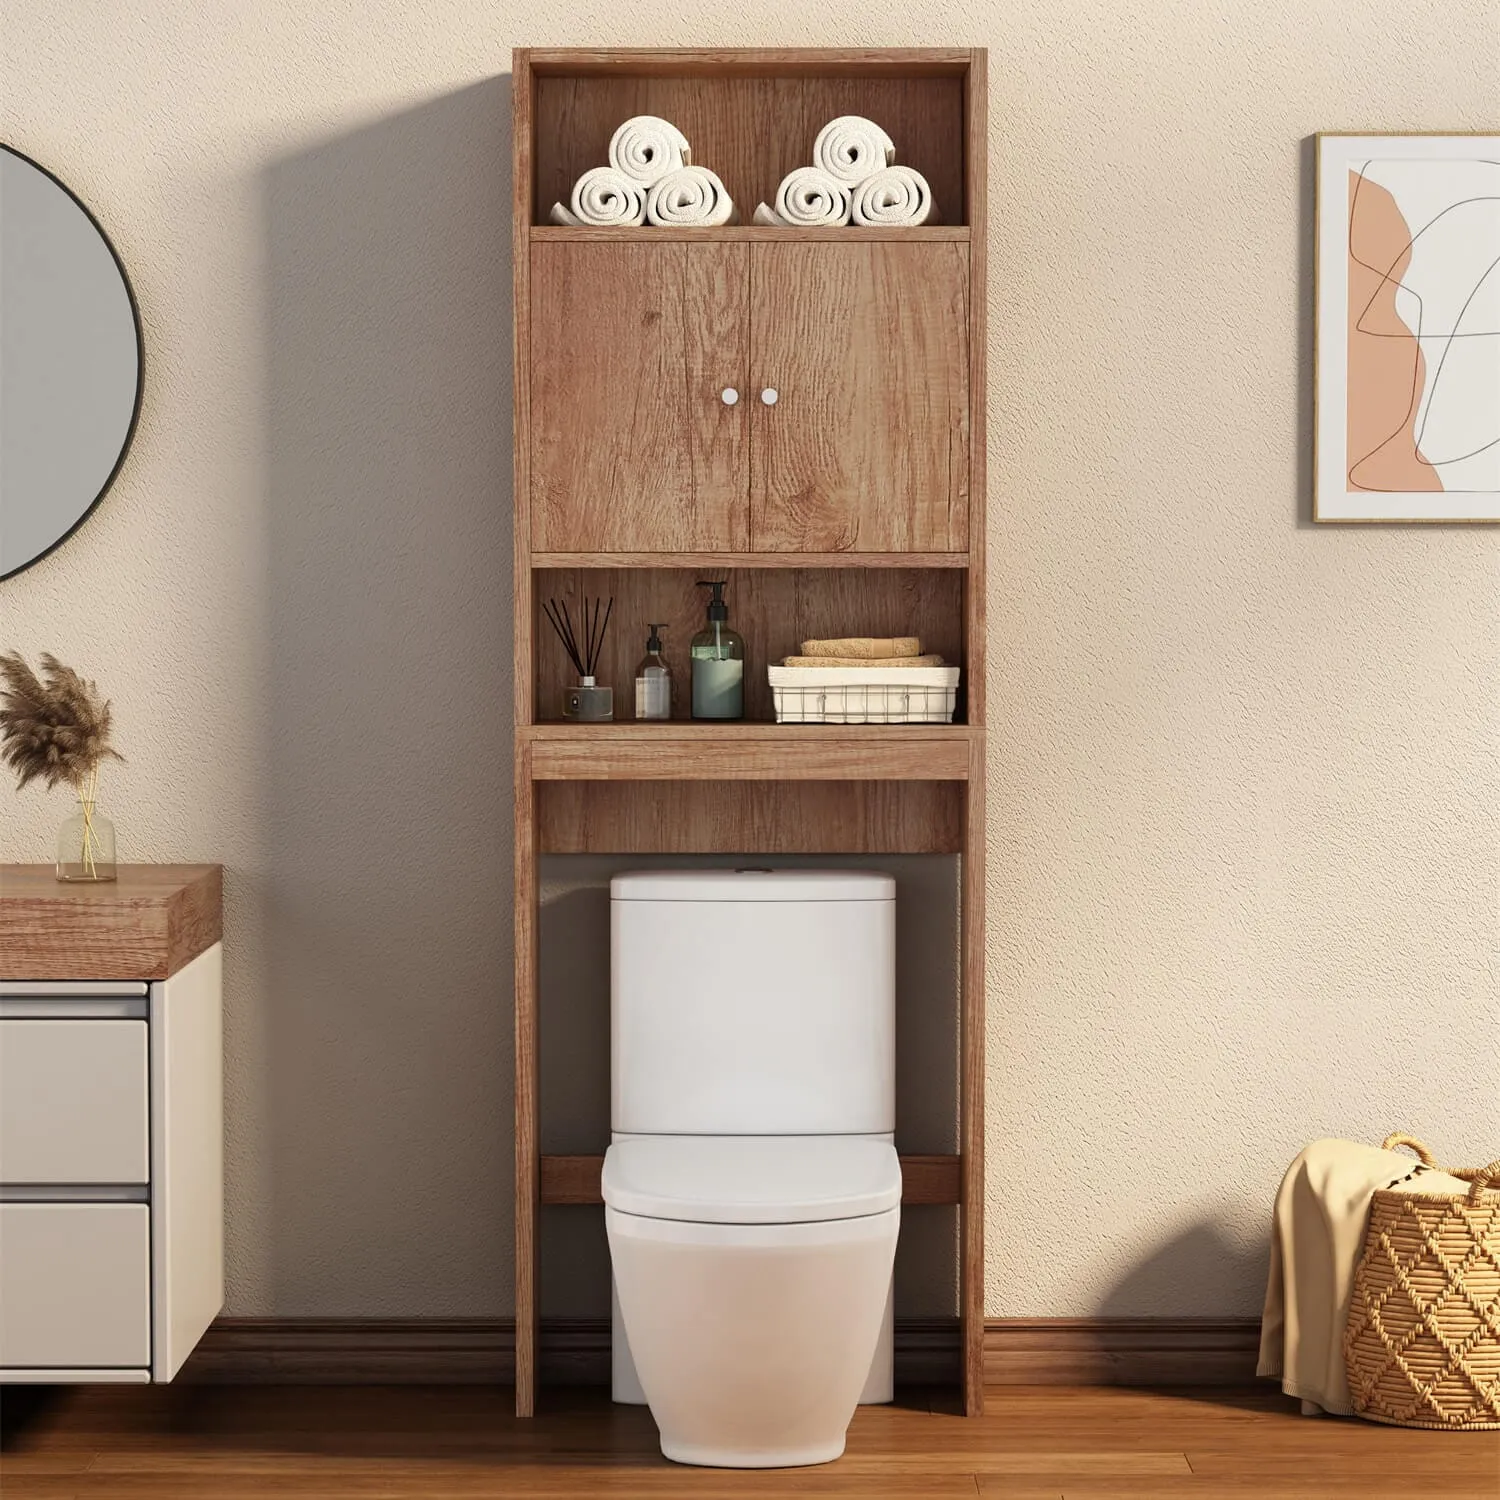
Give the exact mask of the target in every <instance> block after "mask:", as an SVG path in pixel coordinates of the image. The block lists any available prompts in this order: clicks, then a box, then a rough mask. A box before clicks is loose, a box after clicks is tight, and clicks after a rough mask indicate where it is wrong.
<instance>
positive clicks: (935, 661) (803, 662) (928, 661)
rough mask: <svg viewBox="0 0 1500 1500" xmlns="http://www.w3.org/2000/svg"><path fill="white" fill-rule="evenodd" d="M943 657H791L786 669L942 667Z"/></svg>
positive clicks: (785, 664) (783, 663) (786, 663)
mask: <svg viewBox="0 0 1500 1500" xmlns="http://www.w3.org/2000/svg"><path fill="white" fill-rule="evenodd" d="M942 664H943V658H942V657H941V656H789V657H787V659H786V660H785V661H784V662H782V664H781V665H782V666H784V667H940V666H942Z"/></svg>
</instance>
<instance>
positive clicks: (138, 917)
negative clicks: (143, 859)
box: [0, 865, 224, 980]
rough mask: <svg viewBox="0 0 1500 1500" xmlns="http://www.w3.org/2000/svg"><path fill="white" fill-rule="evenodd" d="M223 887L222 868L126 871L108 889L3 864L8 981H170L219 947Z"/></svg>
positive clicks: (4, 974)
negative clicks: (202, 955) (214, 947)
mask: <svg viewBox="0 0 1500 1500" xmlns="http://www.w3.org/2000/svg"><path fill="white" fill-rule="evenodd" d="M223 889H224V871H223V867H222V866H221V865H121V866H120V867H119V879H118V880H110V881H103V882H99V883H92V882H68V881H61V880H58V879H57V877H56V875H55V874H54V873H53V869H52V866H51V865H0V980H14V979H21V980H27V979H36V980H43V979H45V980H59V979H61V980H67V979H81V980H90V979H98V980H107V979H116V980H152V979H165V978H167V977H168V976H169V975H171V974H175V973H176V972H177V971H178V970H179V969H181V968H182V967H183V966H184V965H186V964H187V963H189V962H191V961H192V960H193V959H194V958H196V957H197V956H198V955H199V954H200V953H202V952H203V951H204V950H205V949H208V948H211V947H213V945H214V944H215V943H217V942H218V941H219V938H220V935H221V933H222V931H223V927H222V905H223Z"/></svg>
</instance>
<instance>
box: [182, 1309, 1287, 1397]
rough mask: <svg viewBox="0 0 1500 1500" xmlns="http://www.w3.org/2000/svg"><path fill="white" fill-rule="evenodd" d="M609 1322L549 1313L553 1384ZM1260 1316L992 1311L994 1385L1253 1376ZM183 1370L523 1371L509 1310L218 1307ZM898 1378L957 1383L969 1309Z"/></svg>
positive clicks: (593, 1365)
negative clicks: (387, 1312) (300, 1311)
mask: <svg viewBox="0 0 1500 1500" xmlns="http://www.w3.org/2000/svg"><path fill="white" fill-rule="evenodd" d="M609 1338H610V1333H609V1322H608V1320H607V1319H604V1318H547V1319H544V1320H543V1322H542V1333H541V1370H540V1373H541V1378H542V1383H543V1384H544V1385H607V1384H608V1382H609ZM1259 1341H1260V1324H1259V1321H1258V1320H1257V1319H1254V1318H1237V1319H1229V1320H1223V1319H1219V1320H1208V1319H1199V1318H991V1319H989V1320H988V1321H987V1322H986V1323H985V1329H984V1379H985V1384H986V1385H1179V1386H1228V1385H1249V1384H1251V1383H1252V1382H1253V1380H1254V1378H1255V1360H1256V1353H1257V1350H1258V1348H1259ZM179 1378H180V1379H182V1380H188V1381H198V1382H204V1383H213V1384H221V1385H485V1384H500V1385H506V1384H509V1383H510V1382H511V1381H513V1380H514V1378H515V1325H514V1323H513V1322H512V1320H511V1319H509V1318H339V1319H324V1318H220V1319H218V1320H217V1321H216V1322H215V1323H214V1325H213V1326H212V1327H211V1328H210V1329H209V1330H208V1332H207V1333H206V1334H205V1335H204V1338H203V1342H202V1343H201V1344H200V1345H199V1346H198V1348H197V1350H196V1351H195V1352H194V1354H193V1356H192V1358H191V1359H190V1360H189V1361H188V1363H187V1366H186V1368H185V1369H184V1370H183V1372H182V1375H181V1376H180V1377H179ZM896 1379H897V1381H898V1383H900V1384H902V1385H948V1384H956V1383H957V1381H958V1320H957V1319H956V1318H919V1319H901V1320H899V1321H898V1322H897V1324H896Z"/></svg>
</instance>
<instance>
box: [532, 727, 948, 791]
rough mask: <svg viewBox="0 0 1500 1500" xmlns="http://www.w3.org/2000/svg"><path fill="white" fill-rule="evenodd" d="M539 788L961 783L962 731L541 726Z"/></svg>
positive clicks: (535, 764) (536, 733)
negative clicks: (561, 784) (568, 784)
mask: <svg viewBox="0 0 1500 1500" xmlns="http://www.w3.org/2000/svg"><path fill="white" fill-rule="evenodd" d="M526 734H527V737H528V740H529V743H530V746H531V754H532V774H533V775H534V776H535V777H536V778H537V780H539V781H609V780H615V779H619V780H624V781H962V780H964V779H965V778H966V777H967V776H968V774H969V767H970V758H969V740H968V731H967V730H966V729H964V728H963V727H962V726H957V725H955V726H942V725H937V726H932V725H909V726H903V725H873V724H860V725H853V726H850V727H848V728H840V727H837V726H831V725H829V726H824V725H817V724H788V725H771V724H741V725H719V724H712V725H709V724H681V725H677V724H588V725H583V726H580V727H578V728H574V727H573V726H571V725H562V724H539V725H536V726H534V727H533V728H532V729H530V730H528V731H526Z"/></svg>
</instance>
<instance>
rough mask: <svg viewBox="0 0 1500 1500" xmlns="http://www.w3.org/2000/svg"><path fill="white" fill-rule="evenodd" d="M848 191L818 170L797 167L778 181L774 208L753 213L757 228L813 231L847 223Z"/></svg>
mask: <svg viewBox="0 0 1500 1500" xmlns="http://www.w3.org/2000/svg"><path fill="white" fill-rule="evenodd" d="M849 201H850V200H849V188H848V186H847V184H845V183H842V182H840V181H839V180H838V178H836V177H830V176H829V175H828V173H827V172H825V171H823V170H822V169H821V168H820V167H797V168H796V169H795V170H793V171H791V172H788V173H787V174H786V176H785V177H783V178H782V179H781V186H780V187H779V188H777V189H776V207H775V208H774V209H773V208H768V207H767V206H766V205H765V204H764V203H762V204H761V205H760V207H759V208H757V209H756V210H755V222H756V223H757V224H789V225H792V226H794V227H797V228H807V229H812V228H816V227H818V226H820V225H823V224H847V223H848V222H849Z"/></svg>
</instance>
